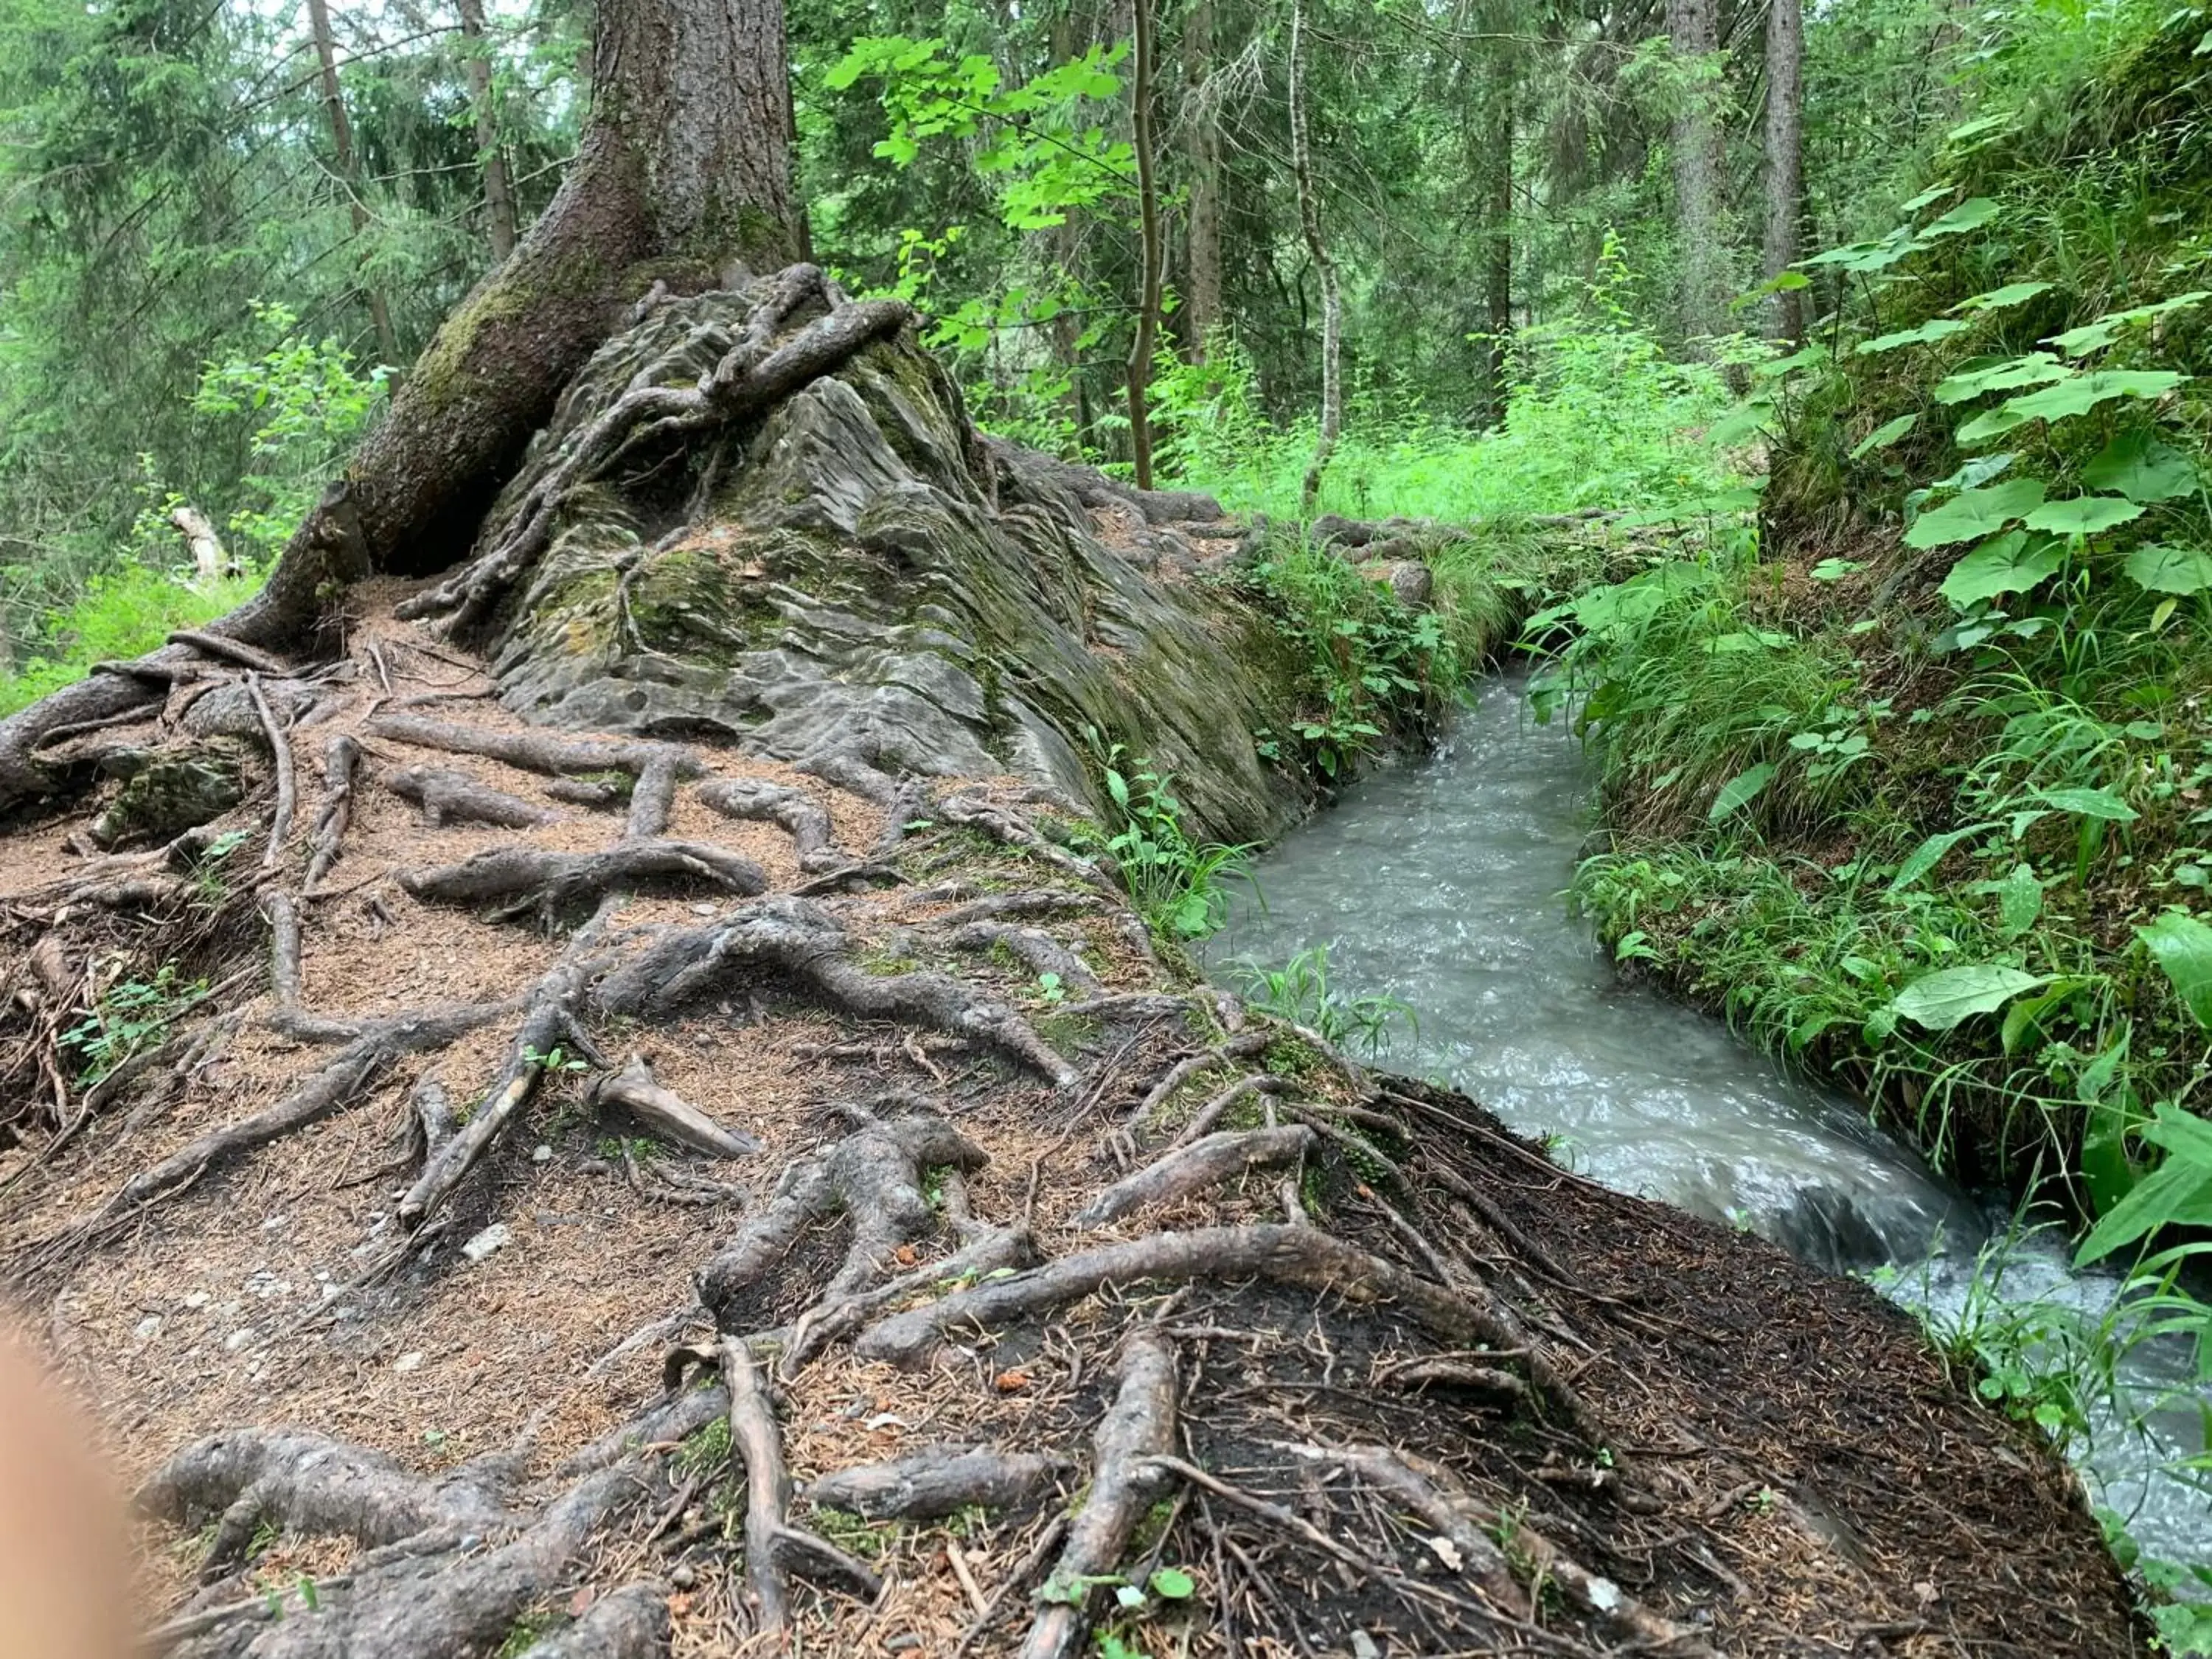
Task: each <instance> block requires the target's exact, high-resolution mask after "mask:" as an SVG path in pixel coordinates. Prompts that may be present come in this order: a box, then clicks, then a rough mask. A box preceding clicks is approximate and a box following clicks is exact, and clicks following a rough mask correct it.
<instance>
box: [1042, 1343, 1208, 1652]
mask: <svg viewBox="0 0 2212 1659" xmlns="http://www.w3.org/2000/svg"><path fill="white" fill-rule="evenodd" d="M1175 1418H1176V1353H1175V1344H1174V1342H1173V1341H1171V1340H1170V1339H1169V1338H1168V1337H1167V1336H1165V1335H1164V1334H1162V1333H1161V1332H1159V1331H1158V1330H1155V1329H1152V1328H1150V1327H1139V1328H1138V1329H1136V1330H1134V1331H1133V1332H1131V1333H1130V1334H1129V1338H1128V1340H1127V1342H1125V1343H1124V1344H1123V1345H1122V1349H1121V1389H1120V1390H1119V1392H1117V1393H1116V1394H1115V1396H1114V1403H1113V1404H1112V1405H1111V1406H1109V1407H1107V1408H1106V1415H1105V1416H1104V1417H1103V1418H1101V1419H1099V1421H1098V1429H1097V1433H1096V1434H1095V1435H1093V1436H1092V1437H1091V1492H1090V1494H1089V1496H1088V1497H1087V1498H1085V1500H1084V1504H1083V1508H1082V1510H1081V1511H1080V1512H1079V1513H1078V1515H1077V1516H1076V1517H1075V1519H1074V1521H1073V1522H1072V1523H1071V1524H1070V1525H1069V1527H1068V1529H1067V1543H1066V1547H1064V1548H1063V1549H1062V1550H1061V1551H1060V1560H1059V1563H1058V1564H1057V1565H1055V1566H1054V1568H1053V1570H1052V1577H1051V1579H1050V1580H1048V1586H1049V1588H1048V1590H1047V1594H1046V1600H1045V1604H1044V1606H1043V1607H1042V1608H1041V1609H1040V1610H1039V1612H1038V1613H1037V1616H1036V1623H1035V1624H1033V1625H1031V1626H1030V1634H1029V1640H1028V1641H1026V1642H1024V1644H1022V1659H1068V1656H1069V1655H1070V1654H1072V1653H1073V1652H1074V1651H1076V1650H1077V1647H1078V1645H1079V1644H1080V1643H1081V1642H1082V1640H1083V1632H1084V1624H1085V1618H1084V1610H1085V1607H1087V1606H1088V1605H1089V1603H1090V1601H1091V1597H1092V1595H1094V1594H1095V1593H1096V1592H1095V1591H1094V1589H1093V1585H1094V1584H1095V1583H1096V1581H1097V1580H1099V1579H1101V1578H1104V1577H1111V1576H1112V1574H1113V1572H1114V1570H1115V1567H1117V1566H1119V1565H1121V1552H1122V1551H1123V1549H1124V1548H1126V1547H1127V1544H1128V1541H1129V1534H1130V1532H1131V1531H1132V1530H1133V1528H1135V1526H1136V1524H1137V1521H1138V1519H1139V1516H1142V1515H1143V1514H1144V1513H1145V1511H1146V1510H1148V1509H1150V1508H1151V1507H1152V1500H1153V1498H1155V1497H1157V1496H1158V1493H1159V1492H1160V1491H1161V1490H1162V1488H1163V1487H1164V1485H1165V1484H1166V1482H1165V1479H1164V1476H1163V1474H1161V1471H1160V1467H1159V1465H1158V1463H1157V1462H1154V1461H1153V1460H1155V1459H1157V1458H1158V1457H1160V1456H1161V1455H1164V1453H1166V1452H1167V1451H1168V1450H1169V1449H1170V1447H1172V1446H1173V1445H1174V1444H1175Z"/></svg>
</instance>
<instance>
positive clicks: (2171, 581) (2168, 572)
mask: <svg viewBox="0 0 2212 1659" xmlns="http://www.w3.org/2000/svg"><path fill="white" fill-rule="evenodd" d="M2128 574H2129V576H2130V578H2132V579H2133V580H2134V582H2135V585H2136V586H2137V587H2141V588H2146V589H2148V591H2150V592H2153V593H2202V592H2204V590H2205V589H2207V588H2208V587H2212V553H2207V552H2205V551H2204V550H2203V549H2201V548H2195V547H2170V546H2168V545H2167V544H2166V543H2164V542H2150V543H2148V544H2145V545H2143V546H2142V547H2138V548H2137V549H2136V550H2135V551H2134V552H2132V553H2130V554H2129V555H2128Z"/></svg>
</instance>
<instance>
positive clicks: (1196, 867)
mask: <svg viewBox="0 0 2212 1659" xmlns="http://www.w3.org/2000/svg"><path fill="white" fill-rule="evenodd" d="M1087 736H1088V737H1089V739H1090V743H1091V757H1092V760H1093V762H1094V763H1095V764H1096V765H1097V769H1098V775H1099V779H1100V781H1101V783H1102V784H1103V787H1104V788H1105V791H1106V797H1107V799H1108V800H1109V802H1110V803H1111V805H1112V807H1113V811H1114V816H1115V827H1114V828H1113V829H1111V831H1110V832H1109V834H1108V835H1107V836H1106V837H1105V843H1104V851H1105V852H1106V853H1107V854H1109V856H1110V857H1111V858H1112V859H1113V860H1114V864H1115V868H1116V869H1117V870H1119V871H1120V872H1121V881H1122V884H1123V885H1124V886H1125V887H1126V888H1127V890H1128V893H1129V897H1130V899H1131V902H1133V903H1134V904H1135V905H1136V907H1137V911H1138V914H1139V915H1142V916H1143V917H1144V918H1145V921H1146V923H1147V924H1148V925H1149V926H1150V927H1151V928H1152V931H1153V932H1154V933H1157V934H1158V935H1159V936H1160V937H1161V938H1163V939H1168V940H1170V941H1172V942H1175V943H1178V944H1180V943H1182V942H1186V941H1188V940H1191V939H1204V938H1205V937H1206V935H1207V934H1209V933H1214V932H1216V931H1218V929H1219V927H1220V926H1221V924H1222V922H1223V921H1224V920H1225V918H1226V916H1227V914H1228V905H1229V888H1228V883H1229V881H1230V879H1231V878H1232V877H1235V876H1237V875H1239V874H1241V873H1243V871H1244V869H1245V867H1246V865H1247V862H1248V861H1249V858H1250V856H1251V851H1252V849H1251V848H1249V847H1226V846H1224V845H1222V844H1221V843H1219V842H1199V841H1198V840H1196V839H1195V838H1194V837H1193V836H1191V834H1190V833H1189V831H1188V830H1187V829H1185V828H1184V827H1183V817H1182V802H1181V801H1179V800H1177V799H1176V797H1175V793H1174V790H1173V787H1172V780H1171V779H1170V777H1169V776H1168V775H1166V774H1164V773H1162V772H1160V771H1159V770H1158V769H1156V768H1154V767H1153V765H1152V763H1150V762H1149V761H1144V760H1138V759H1134V758H1133V757H1130V755H1129V753H1128V751H1127V749H1126V748H1125V747H1124V746H1123V745H1121V744H1118V743H1117V744H1107V743H1106V742H1105V741H1104V740H1103V738H1101V737H1100V736H1099V735H1098V733H1097V732H1096V731H1092V732H1088V733H1087ZM1048 1000H1054V999H1049V998H1048Z"/></svg>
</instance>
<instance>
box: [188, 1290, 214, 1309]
mask: <svg viewBox="0 0 2212 1659" xmlns="http://www.w3.org/2000/svg"><path fill="white" fill-rule="evenodd" d="M209 1300H210V1297H209V1296H208V1293H207V1292H206V1291H193V1292H192V1293H191V1295H190V1296H188V1297H185V1306H186V1307H187V1308H204V1307H206V1306H207V1304H208V1302H209Z"/></svg>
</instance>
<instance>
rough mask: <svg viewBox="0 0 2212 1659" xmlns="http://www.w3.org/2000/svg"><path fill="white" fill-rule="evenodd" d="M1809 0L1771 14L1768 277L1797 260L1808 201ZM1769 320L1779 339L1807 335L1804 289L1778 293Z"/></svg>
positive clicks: (1788, 1)
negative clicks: (1806, 83)
mask: <svg viewBox="0 0 2212 1659" xmlns="http://www.w3.org/2000/svg"><path fill="white" fill-rule="evenodd" d="M1804 67H1805V11H1804V0H1771V4H1770V5H1769V7H1768V9H1767V14H1766V247H1765V255H1766V258H1765V267H1766V279H1767V281H1769V282H1772V281H1773V280H1774V279H1775V278H1777V277H1778V276H1782V275H1783V274H1784V272H1786V271H1787V270H1789V269H1790V266H1791V265H1793V264H1796V262H1797V254H1798V240H1797V225H1798V217H1799V212H1800V210H1801V208H1802V204H1803V199H1804V190H1805V178H1804V115H1805V88H1804ZM1768 324H1769V326H1770V328H1771V331H1772V333H1773V336H1774V337H1775V338H1776V339H1778V340H1787V341H1790V342H1791V343H1796V342H1797V341H1800V340H1802V339H1803V338H1804V337H1805V305H1804V291H1803V290H1802V289H1784V290H1782V291H1780V292H1778V293H1777V294H1776V295H1774V302H1773V304H1772V306H1771V307H1770V309H1769V312H1768Z"/></svg>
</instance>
